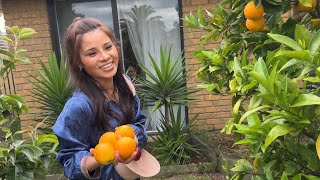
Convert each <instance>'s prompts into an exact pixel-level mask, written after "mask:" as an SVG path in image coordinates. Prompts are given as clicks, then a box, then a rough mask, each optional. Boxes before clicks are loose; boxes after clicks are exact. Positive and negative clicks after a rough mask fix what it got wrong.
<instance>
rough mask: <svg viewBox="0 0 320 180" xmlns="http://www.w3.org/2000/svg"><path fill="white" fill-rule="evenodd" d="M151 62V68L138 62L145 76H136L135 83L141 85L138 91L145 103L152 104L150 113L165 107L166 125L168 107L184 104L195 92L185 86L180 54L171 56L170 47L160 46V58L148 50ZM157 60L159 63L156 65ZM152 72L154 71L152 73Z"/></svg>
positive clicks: (185, 76)
mask: <svg viewBox="0 0 320 180" xmlns="http://www.w3.org/2000/svg"><path fill="white" fill-rule="evenodd" d="M148 56H149V58H150V62H151V67H152V70H153V71H152V70H151V69H148V68H147V67H146V66H145V65H144V64H141V63H140V64H139V66H140V67H141V69H142V70H143V73H145V75H146V77H141V76H140V77H138V78H137V81H136V83H137V84H140V85H141V86H140V87H139V88H138V93H140V94H141V96H142V97H144V100H145V103H146V104H147V105H154V106H153V108H152V110H151V113H153V112H155V111H156V110H157V109H159V108H160V107H162V106H164V108H165V116H164V118H165V121H164V122H165V123H166V124H167V125H168V124H169V122H170V120H169V111H170V110H169V109H170V108H172V107H173V106H174V105H186V104H187V103H188V101H190V100H192V99H194V97H193V96H191V94H192V93H194V92H196V90H195V89H193V88H188V87H187V86H186V82H187V79H186V78H187V74H186V72H185V66H184V64H183V63H182V64H180V62H182V57H181V55H180V56H178V57H175V58H173V57H171V48H170V49H169V51H168V50H167V49H166V48H162V47H160V57H159V58H160V59H159V60H155V58H154V57H153V56H152V55H151V54H150V52H148ZM157 62H159V63H160V64H159V65H158V64H157ZM153 72H154V73H153Z"/></svg>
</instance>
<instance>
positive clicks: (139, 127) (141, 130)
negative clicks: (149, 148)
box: [131, 95, 148, 148]
mask: <svg viewBox="0 0 320 180" xmlns="http://www.w3.org/2000/svg"><path fill="white" fill-rule="evenodd" d="M135 113H136V114H135V119H134V122H133V123H132V124H131V126H132V127H133V129H134V131H135V134H136V136H137V139H138V147H140V148H143V147H144V146H146V145H147V143H148V135H147V131H146V128H145V126H144V125H145V122H146V116H145V115H144V114H143V112H142V111H141V109H140V100H139V97H138V96H137V95H136V96H135Z"/></svg>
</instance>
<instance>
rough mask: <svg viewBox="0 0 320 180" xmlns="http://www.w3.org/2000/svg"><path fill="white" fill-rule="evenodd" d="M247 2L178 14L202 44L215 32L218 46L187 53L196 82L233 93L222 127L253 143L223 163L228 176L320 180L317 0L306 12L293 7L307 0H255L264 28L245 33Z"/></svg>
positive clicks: (217, 91) (229, 1) (230, 1)
mask: <svg viewBox="0 0 320 180" xmlns="http://www.w3.org/2000/svg"><path fill="white" fill-rule="evenodd" d="M248 2H249V1H247V0H246V1H244V0H223V1H221V2H220V4H219V6H218V7H216V8H213V9H212V10H203V9H202V8H201V7H199V9H198V12H197V13H196V14H194V13H192V12H190V14H189V15H188V16H186V17H185V18H183V20H184V22H185V23H186V24H185V26H186V27H190V28H198V29H202V30H203V31H206V32H207V34H205V35H204V36H202V37H201V38H200V44H202V45H204V44H205V43H206V42H208V41H212V40H213V41H218V40H219V38H221V41H220V47H219V48H215V49H205V46H202V48H201V49H199V50H198V51H195V52H193V55H194V56H195V57H196V58H197V59H198V60H199V62H200V64H201V65H200V68H199V69H198V71H197V77H198V78H199V79H201V80H202V81H203V83H202V84H200V85H199V87H202V88H206V89H207V90H209V91H212V92H213V93H214V94H220V93H230V94H233V98H232V102H231V103H232V106H233V109H232V114H233V117H232V118H231V119H230V120H229V121H228V122H227V123H226V125H225V127H224V129H223V130H222V131H223V132H225V133H234V134H235V135H236V143H235V144H246V145H247V146H248V147H249V148H250V150H251V156H250V158H248V159H241V160H239V161H238V162H237V163H236V164H235V167H233V168H232V169H231V171H230V169H226V171H227V172H228V173H229V175H228V178H229V179H243V178H244V175H246V174H249V175H251V176H252V178H255V179H288V178H290V179H291V178H293V179H318V178H319V177H320V161H319V158H320V151H319V148H320V147H319V146H320V142H319V139H320V138H319V133H320V132H319V128H320V126H319V124H320V121H319V112H320V111H319V110H320V108H319V104H320V97H319V95H320V94H319V82H320V81H319V80H320V79H319V78H320V76H319V75H320V71H319V70H320V69H319V66H320V64H319V63H320V62H319V58H320V52H319V46H320V31H318V29H319V26H318V25H316V24H312V22H314V19H317V18H318V17H319V6H318V5H317V7H316V9H314V10H313V11H312V12H308V13H307V12H302V11H299V10H298V8H297V7H298V4H299V3H303V4H305V5H311V4H312V2H311V0H310V1H309V0H304V1H303V0H301V1H288V0H255V3H256V4H261V5H263V6H264V9H265V14H264V18H265V21H266V22H265V24H266V27H265V28H264V30H263V31H260V32H250V31H248V30H247V28H246V27H245V24H244V22H245V17H244V14H243V9H244V6H245V5H246V4H247V3H248ZM204 14H205V15H204ZM317 151H318V153H317Z"/></svg>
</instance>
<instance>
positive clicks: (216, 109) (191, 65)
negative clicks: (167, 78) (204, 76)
mask: <svg viewBox="0 0 320 180" xmlns="http://www.w3.org/2000/svg"><path fill="white" fill-rule="evenodd" d="M219 2H220V0H182V13H183V15H182V17H184V16H185V15H188V14H189V13H190V11H192V12H194V13H195V14H196V12H197V9H198V6H199V5H201V6H202V7H203V9H207V10H210V9H211V8H213V7H215V6H217V4H218V3H219ZM183 33H184V50H185V61H186V71H187V72H189V73H190V76H191V80H190V81H189V82H188V83H187V86H189V87H195V86H197V85H198V84H200V83H201V81H199V79H197V78H196V77H195V73H196V71H197V70H198V67H199V66H200V63H199V62H198V60H197V59H196V58H194V57H193V56H192V54H191V53H192V52H193V51H195V50H199V49H200V46H199V43H198V40H199V38H200V37H201V36H202V35H204V32H202V31H200V30H196V29H190V28H184V30H183ZM217 46H219V43H217V42H211V43H208V44H207V45H206V48H207V49H208V50H210V49H212V48H215V47H217ZM196 96H197V98H198V99H197V100H195V101H193V102H192V103H190V105H189V117H193V116H194V115H195V114H199V116H198V127H199V128H200V129H205V130H212V129H222V128H223V126H224V124H225V122H226V121H227V120H228V119H229V118H230V117H231V108H232V107H231V96H218V95H212V94H210V93H209V92H208V91H207V90H201V91H200V92H198V93H197V94H196Z"/></svg>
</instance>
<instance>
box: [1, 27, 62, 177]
mask: <svg viewBox="0 0 320 180" xmlns="http://www.w3.org/2000/svg"><path fill="white" fill-rule="evenodd" d="M6 30H7V33H8V34H10V36H2V37H1V39H3V40H5V41H6V42H8V44H10V45H11V46H12V48H13V50H12V51H9V50H4V49H0V53H1V54H2V56H1V57H2V58H0V68H1V70H0V76H1V78H3V75H4V73H6V72H7V71H10V70H11V69H13V70H15V67H16V64H17V63H29V64H30V61H29V59H28V58H26V57H23V56H22V55H23V54H24V53H25V52H26V50H24V49H18V44H19V41H20V40H22V39H26V38H28V37H30V36H32V35H34V34H36V32H35V31H34V30H33V29H31V28H21V29H20V28H19V27H18V26H13V27H7V28H6ZM27 112H28V107H27V104H26V102H25V100H24V98H23V97H21V96H20V95H19V94H14V93H13V94H1V95H0V127H1V130H2V132H3V133H4V134H5V135H4V137H1V139H0V178H1V179H8V180H15V179H21V180H24V179H25V180H30V179H44V178H45V175H46V173H47V172H48V170H49V167H50V165H51V164H52V163H53V162H54V160H55V156H56V152H55V149H56V147H57V146H58V140H57V138H56V136H54V135H53V134H41V135H40V134H39V133H38V129H39V128H40V127H41V126H42V125H43V123H42V122H40V123H38V124H36V125H35V126H27V127H23V128H21V122H20V118H19V115H21V114H22V113H27ZM44 120H45V119H44Z"/></svg>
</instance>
